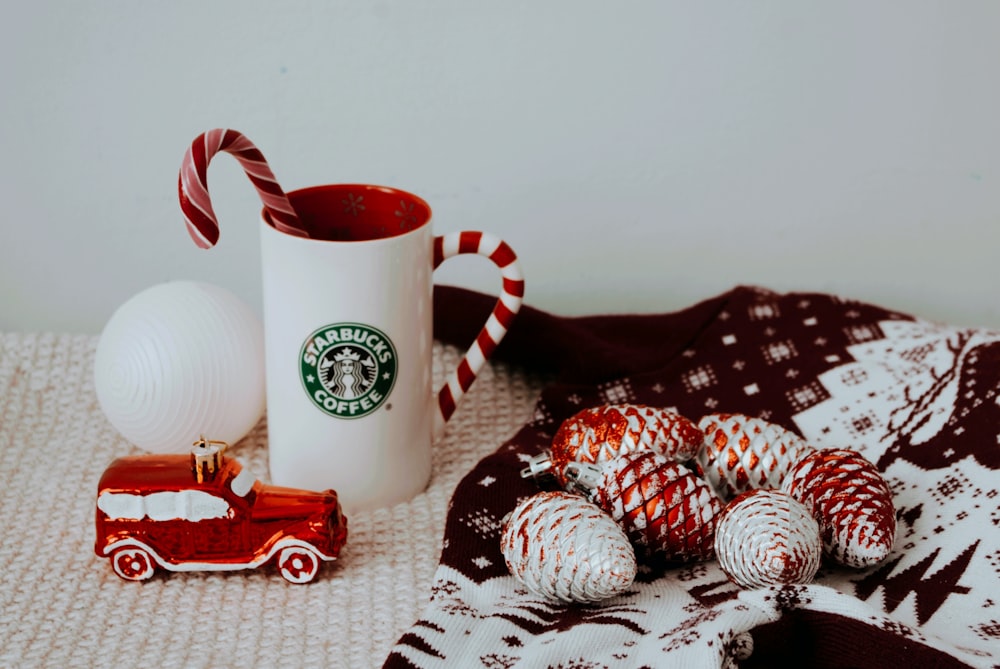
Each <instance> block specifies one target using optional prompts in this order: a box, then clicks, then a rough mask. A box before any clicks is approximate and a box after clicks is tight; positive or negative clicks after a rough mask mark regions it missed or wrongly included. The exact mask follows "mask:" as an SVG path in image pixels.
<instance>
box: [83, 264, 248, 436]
mask: <svg viewBox="0 0 1000 669" xmlns="http://www.w3.org/2000/svg"><path fill="white" fill-rule="evenodd" d="M94 386H95V389H96V391H97V399H98V401H99V403H100V405H101V409H102V410H103V411H104V414H105V416H107V418H108V420H109V421H110V422H111V424H112V425H113V426H114V427H115V428H116V429H117V430H118V431H119V432H120V433H121V434H122V435H123V436H124V437H125V438H126V439H128V440H129V441H130V442H132V443H133V444H135V445H136V446H138V447H139V448H142V449H143V450H146V451H150V452H153V453H186V452H188V451H189V450H190V449H191V444H192V443H193V442H194V441H195V440H197V439H198V438H199V437H200V436H202V435H204V436H207V437H209V438H211V439H218V440H221V441H226V442H228V443H230V444H235V443H236V442H237V441H239V440H240V439H242V438H243V437H244V436H245V435H246V434H247V433H248V432H249V431H250V430H251V429H252V428H253V427H254V425H255V424H256V423H257V422H258V421H259V420H260V418H261V416H262V415H263V413H264V403H265V391H264V332H263V326H262V324H261V321H260V318H259V317H258V316H257V314H256V313H255V312H254V311H253V310H252V309H251V308H250V307H249V306H248V305H247V304H246V303H244V302H243V301H241V300H240V299H239V298H237V297H236V296H235V295H234V294H233V293H232V292H230V291H228V290H226V289H224V288H221V287H219V286H215V285H212V284H208V283H203V282H198V281H171V282H167V283H162V284H158V285H155V286H152V287H150V288H148V289H146V290H144V291H142V292H140V293H138V294H137V295H135V296H133V297H132V298H130V299H129V300H128V301H126V302H125V303H124V304H122V305H121V306H120V307H119V308H118V309H117V310H116V311H115V312H114V314H113V315H112V316H111V318H110V319H109V320H108V323H107V324H106V325H105V327H104V330H103V331H102V332H101V336H100V339H99V341H98V344H97V351H96V355H95V361H94Z"/></svg>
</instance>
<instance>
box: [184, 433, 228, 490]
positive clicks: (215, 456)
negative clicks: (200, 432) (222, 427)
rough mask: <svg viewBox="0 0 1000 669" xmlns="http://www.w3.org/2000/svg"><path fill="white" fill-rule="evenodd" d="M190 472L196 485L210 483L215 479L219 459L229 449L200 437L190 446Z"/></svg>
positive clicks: (216, 441) (226, 445)
mask: <svg viewBox="0 0 1000 669" xmlns="http://www.w3.org/2000/svg"><path fill="white" fill-rule="evenodd" d="M191 445H192V446H193V448H192V449H191V470H192V471H193V473H194V478H195V480H196V481H197V482H198V483H204V482H205V481H211V480H212V479H213V478H215V472H217V471H218V470H219V465H220V462H219V458H220V456H221V455H222V452H223V451H225V450H226V449H227V448H229V444H228V443H226V442H224V441H218V440H215V439H206V438H205V437H204V436H202V437H201V438H200V439H198V441H195V442H194V443H193V444H191Z"/></svg>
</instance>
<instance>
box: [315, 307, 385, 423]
mask: <svg viewBox="0 0 1000 669" xmlns="http://www.w3.org/2000/svg"><path fill="white" fill-rule="evenodd" d="M299 369H300V373H301V375H302V385H303V387H304V388H305V391H306V394H307V395H309V398H310V399H311V400H312V401H313V404H315V405H316V406H317V407H319V409H320V410H322V411H324V412H325V413H328V414H330V415H331V416H335V417H337V418H361V417H362V416H367V415H368V414H370V413H371V412H373V411H375V409H377V408H379V407H380V406H381V405H382V403H383V402H385V398H387V397H388V396H389V393H390V392H392V386H393V384H394V383H395V382H396V349H395V348H394V347H393V345H392V341H391V340H390V339H389V337H387V336H386V334H385V333H384V332H382V331H381V330H377V329H375V328H373V327H371V326H369V325H362V324H361V323H334V324H332V325H326V326H324V327H321V328H320V329H318V330H316V331H315V332H313V333H312V334H311V335H309V337H308V338H307V339H306V340H305V342H304V343H303V344H302V350H301V351H300V352H299Z"/></svg>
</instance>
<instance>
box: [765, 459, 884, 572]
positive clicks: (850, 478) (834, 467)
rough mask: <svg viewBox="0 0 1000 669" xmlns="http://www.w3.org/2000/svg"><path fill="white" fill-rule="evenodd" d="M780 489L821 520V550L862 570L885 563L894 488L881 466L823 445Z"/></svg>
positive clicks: (789, 476)
mask: <svg viewBox="0 0 1000 669" xmlns="http://www.w3.org/2000/svg"><path fill="white" fill-rule="evenodd" d="M781 489H782V490H783V491H785V492H787V493H788V494H790V495H791V496H792V497H794V498H795V499H797V500H798V501H800V502H802V504H804V505H805V506H806V508H808V509H809V510H810V512H811V513H812V515H813V517H814V518H815V519H816V520H817V521H818V522H819V527H820V535H821V536H822V538H823V550H824V552H825V553H826V554H827V555H829V556H830V557H831V558H832V559H833V560H834V561H836V562H837V563H839V564H843V565H847V566H849V567H856V568H859V569H863V568H865V567H870V566H873V565H876V564H878V563H880V562H882V561H883V560H884V559H885V558H886V557H887V556H888V555H889V552H890V551H891V550H892V545H893V542H894V541H895V538H896V509H895V507H894V506H893V502H892V491H891V490H890V488H889V484H888V483H886V481H885V479H884V478H882V474H881V473H879V471H878V468H877V467H876V466H875V465H874V464H872V463H871V462H869V461H868V460H866V459H865V458H864V457H863V456H862V455H861V454H860V453H858V452H856V451H852V450H850V449H832V448H831V449H823V450H819V451H816V452H814V453H810V454H809V455H807V456H805V457H804V458H802V459H801V460H800V461H799V462H798V463H797V464H796V465H795V466H794V467H793V468H792V470H791V471H790V472H789V474H788V476H786V477H785V481H784V483H783V484H782V486H781Z"/></svg>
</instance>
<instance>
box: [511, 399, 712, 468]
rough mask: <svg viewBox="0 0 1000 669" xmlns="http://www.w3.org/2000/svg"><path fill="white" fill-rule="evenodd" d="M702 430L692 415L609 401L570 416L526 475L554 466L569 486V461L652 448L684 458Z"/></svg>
mask: <svg viewBox="0 0 1000 669" xmlns="http://www.w3.org/2000/svg"><path fill="white" fill-rule="evenodd" d="M702 440H703V438H702V434H701V431H700V430H699V429H698V426H696V425H695V424H694V423H693V422H692V421H691V420H689V419H688V418H685V417H684V416H681V415H680V414H678V413H675V412H673V411H669V410H667V409H659V408H656V407H651V406H646V405H643V404H609V405H604V406H599V407H593V408H590V409H584V410H583V411H580V412H578V413H576V414H574V415H573V416H570V417H569V418H567V419H566V420H565V421H563V423H562V425H560V426H559V430H558V431H557V432H556V435H555V437H554V438H553V439H552V449H551V452H550V453H548V454H543V455H542V456H539V457H538V458H536V459H534V460H532V462H531V464H530V466H529V467H528V468H526V469H525V470H524V471H522V476H525V477H527V476H532V475H538V474H540V473H543V472H546V471H550V472H551V473H552V474H553V475H554V476H555V477H556V480H557V482H558V483H559V485H560V486H561V487H566V484H567V482H568V481H567V479H566V476H565V469H566V465H567V464H569V463H570V462H584V463H601V462H606V461H608V460H611V459H613V458H615V457H617V456H619V455H621V454H623V453H630V452H633V451H642V450H651V451H655V452H656V453H660V454H661V455H664V456H666V457H667V458H669V459H671V460H676V461H678V462H684V461H686V460H690V459H691V458H693V457H694V456H695V453H697V451H698V449H699V448H701V444H702Z"/></svg>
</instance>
